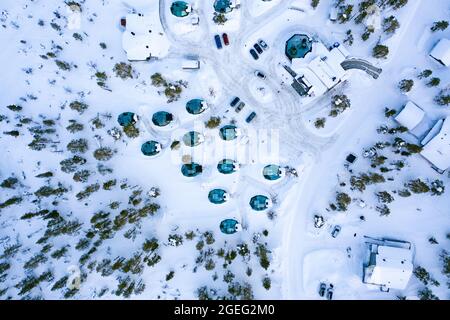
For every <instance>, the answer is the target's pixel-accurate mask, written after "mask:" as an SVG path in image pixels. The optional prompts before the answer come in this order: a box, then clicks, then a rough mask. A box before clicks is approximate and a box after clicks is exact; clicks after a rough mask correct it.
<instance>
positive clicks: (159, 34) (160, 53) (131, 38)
mask: <svg viewBox="0 0 450 320" xmlns="http://www.w3.org/2000/svg"><path fill="white" fill-rule="evenodd" d="M125 20H126V31H125V32H124V33H123V35H122V46H123V48H124V50H125V51H126V53H127V57H128V60H130V61H135V60H147V59H149V58H151V57H152V58H163V57H165V56H166V55H167V54H168V52H169V48H170V42H169V40H168V39H167V37H166V35H165V33H164V30H163V28H162V26H161V23H160V19H159V13H158V10H157V9H155V10H153V11H151V12H149V13H147V14H145V15H144V14H142V13H138V14H128V15H127V16H126V19H125Z"/></svg>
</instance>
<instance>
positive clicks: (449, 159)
mask: <svg viewBox="0 0 450 320" xmlns="http://www.w3.org/2000/svg"><path fill="white" fill-rule="evenodd" d="M449 119H450V117H447V118H446V119H445V120H444V123H443V125H442V128H441V131H440V132H439V133H438V134H437V135H436V136H435V137H434V138H433V139H431V141H430V142H428V143H427V144H426V145H425V147H424V148H423V150H422V152H421V153H420V154H421V155H422V156H423V157H424V158H426V159H427V160H428V161H430V162H431V163H432V164H433V165H434V166H435V167H436V168H438V169H439V170H442V171H445V170H447V169H448V168H450V120H449Z"/></svg>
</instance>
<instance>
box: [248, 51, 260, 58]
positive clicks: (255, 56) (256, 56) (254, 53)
mask: <svg viewBox="0 0 450 320" xmlns="http://www.w3.org/2000/svg"><path fill="white" fill-rule="evenodd" d="M250 54H251V55H252V57H253V59H255V60H258V59H259V56H258V54H257V53H256V51H255V49H250Z"/></svg>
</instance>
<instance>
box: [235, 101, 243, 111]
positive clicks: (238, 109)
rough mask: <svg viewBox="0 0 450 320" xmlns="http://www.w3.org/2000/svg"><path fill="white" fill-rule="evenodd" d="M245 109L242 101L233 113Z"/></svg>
mask: <svg viewBox="0 0 450 320" xmlns="http://www.w3.org/2000/svg"><path fill="white" fill-rule="evenodd" d="M244 107H245V103H244V102H243V101H241V102H239V104H238V105H237V107H236V109H235V111H236V112H241V110H242V109H244Z"/></svg>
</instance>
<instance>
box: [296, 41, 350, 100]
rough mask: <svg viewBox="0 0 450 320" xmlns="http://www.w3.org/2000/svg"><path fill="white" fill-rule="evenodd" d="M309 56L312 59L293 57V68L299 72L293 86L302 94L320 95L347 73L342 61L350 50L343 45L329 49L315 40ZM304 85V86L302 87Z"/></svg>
mask: <svg viewBox="0 0 450 320" xmlns="http://www.w3.org/2000/svg"><path fill="white" fill-rule="evenodd" d="M313 46H314V49H313V51H312V52H311V53H308V55H307V57H308V56H312V57H314V58H312V59H306V58H295V59H292V64H291V69H292V70H293V71H294V72H295V73H296V74H297V76H296V77H294V83H293V85H292V87H294V89H295V90H296V91H297V92H298V93H299V94H300V95H302V96H305V95H308V96H311V97H314V96H320V95H322V94H324V93H325V92H327V91H328V90H330V89H331V88H333V87H334V86H336V85H337V84H338V83H340V82H341V81H342V80H343V79H344V78H345V75H346V71H345V70H344V68H342V65H341V63H342V62H343V61H344V60H345V58H346V57H347V56H348V51H347V50H346V49H345V48H344V47H343V46H341V45H338V46H335V47H333V48H332V49H331V50H328V49H327V48H326V47H325V46H324V45H323V43H321V42H317V43H316V42H315V43H314V44H313ZM301 87H303V88H301Z"/></svg>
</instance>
